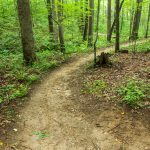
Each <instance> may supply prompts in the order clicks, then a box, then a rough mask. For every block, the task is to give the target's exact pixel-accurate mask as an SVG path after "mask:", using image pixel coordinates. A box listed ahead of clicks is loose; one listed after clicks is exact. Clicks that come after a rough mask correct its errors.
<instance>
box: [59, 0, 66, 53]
mask: <svg viewBox="0 0 150 150" xmlns="http://www.w3.org/2000/svg"><path fill="white" fill-rule="evenodd" d="M62 5H63V1H62V0H58V32H59V41H60V51H61V52H62V53H64V52H65V44H64V31H63V24H62V23H63V7H62Z"/></svg>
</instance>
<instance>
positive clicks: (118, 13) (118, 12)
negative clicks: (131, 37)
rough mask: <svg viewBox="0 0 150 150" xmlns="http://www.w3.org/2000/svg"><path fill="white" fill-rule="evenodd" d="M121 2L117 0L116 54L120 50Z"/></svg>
mask: <svg viewBox="0 0 150 150" xmlns="http://www.w3.org/2000/svg"><path fill="white" fill-rule="evenodd" d="M119 6H120V0H116V43H115V52H118V51H119V50H120V19H119V16H120V10H119Z"/></svg>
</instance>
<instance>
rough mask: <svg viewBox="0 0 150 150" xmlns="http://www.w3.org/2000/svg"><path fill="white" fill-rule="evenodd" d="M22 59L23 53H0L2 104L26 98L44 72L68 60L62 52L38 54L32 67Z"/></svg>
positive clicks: (0, 100)
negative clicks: (24, 63)
mask: <svg viewBox="0 0 150 150" xmlns="http://www.w3.org/2000/svg"><path fill="white" fill-rule="evenodd" d="M22 57H23V56H22V54H21V53H9V52H8V51H3V52H0V60H1V64H0V103H4V102H10V101H11V100H14V99H16V98H21V97H24V96H26V95H27V94H28V89H29V87H30V85H31V84H32V83H33V82H35V81H37V80H39V79H40V77H41V75H42V73H43V72H45V71H47V70H48V69H53V68H55V67H58V66H59V65H60V64H61V63H62V62H64V61H65V60H67V58H68V57H66V56H65V55H63V54H62V53H60V52H55V51H49V50H45V51H42V52H37V58H38V60H37V61H36V62H35V63H33V65H32V66H25V65H23V59H22Z"/></svg>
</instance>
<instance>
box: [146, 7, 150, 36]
mask: <svg viewBox="0 0 150 150" xmlns="http://www.w3.org/2000/svg"><path fill="white" fill-rule="evenodd" d="M149 22H150V4H149V10H148V19H147V26H146V33H145V38H147V37H148V30H149Z"/></svg>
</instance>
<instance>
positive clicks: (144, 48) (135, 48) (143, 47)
mask: <svg viewBox="0 0 150 150" xmlns="http://www.w3.org/2000/svg"><path fill="white" fill-rule="evenodd" d="M131 44H132V45H130V46H129V47H126V48H128V50H129V51H131V52H142V53H143V52H150V40H147V41H146V42H144V43H140V44H135V43H134V42H133V43H131Z"/></svg>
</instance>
